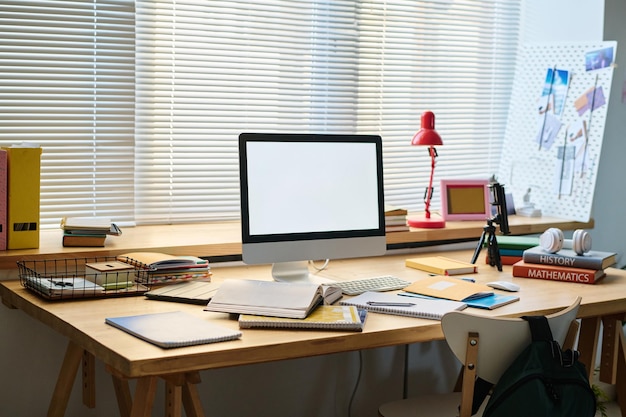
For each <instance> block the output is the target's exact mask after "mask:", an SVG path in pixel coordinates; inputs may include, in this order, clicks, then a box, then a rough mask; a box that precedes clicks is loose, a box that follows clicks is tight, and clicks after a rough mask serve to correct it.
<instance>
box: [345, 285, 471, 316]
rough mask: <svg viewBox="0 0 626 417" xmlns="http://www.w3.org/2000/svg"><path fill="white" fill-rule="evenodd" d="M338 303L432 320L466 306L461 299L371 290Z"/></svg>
mask: <svg viewBox="0 0 626 417" xmlns="http://www.w3.org/2000/svg"><path fill="white" fill-rule="evenodd" d="M340 304H342V305H353V306H356V307H357V308H363V309H365V310H368V311H371V312H375V313H384V314H395V315H399V316H409V317H418V318H423V319H432V320H441V317H443V315H444V314H446V313H448V312H450V311H455V310H457V311H458V310H463V309H465V308H466V307H467V304H466V303H464V302H461V301H452V300H444V299H426V298H409V297H401V296H399V295H398V294H395V293H387V292H373V291H368V292H364V293H363V294H361V295H357V296H356V297H353V298H349V299H347V300H342V301H340Z"/></svg>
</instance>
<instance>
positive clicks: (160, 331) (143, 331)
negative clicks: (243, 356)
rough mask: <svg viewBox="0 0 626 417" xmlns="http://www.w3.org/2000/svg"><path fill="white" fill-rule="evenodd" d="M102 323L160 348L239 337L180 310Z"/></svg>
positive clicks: (235, 333)
mask: <svg viewBox="0 0 626 417" xmlns="http://www.w3.org/2000/svg"><path fill="white" fill-rule="evenodd" d="M105 323H107V324H110V325H111V326H113V327H117V328H118V329H120V330H123V331H125V332H127V333H130V334H132V335H133V336H135V337H138V338H140V339H142V340H145V341H146V342H150V343H152V344H154V345H157V346H160V347H162V348H176V347H183V346H193V345H201V344H206V343H215V342H223V341H227V340H235V339H239V338H240V337H241V332H240V331H238V330H233V329H230V328H227V327H223V326H219V325H216V324H213V323H211V322H210V321H208V320H205V319H202V318H200V317H196V316H194V315H191V314H188V313H184V312H182V311H170V312H165V313H151V314H140V315H135V316H123V317H108V318H106V319H105Z"/></svg>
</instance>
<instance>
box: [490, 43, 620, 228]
mask: <svg viewBox="0 0 626 417" xmlns="http://www.w3.org/2000/svg"><path fill="white" fill-rule="evenodd" d="M616 53H617V42H614V41H605V42H595V43H594V42H587V43H579V44H570V43H567V44H565V43H559V44H535V45H528V46H525V47H524V48H523V49H522V53H521V54H520V60H519V61H518V62H519V63H518V65H517V68H516V74H515V78H514V81H513V88H512V96H511V104H510V107H509V117H508V122H507V126H506V131H505V137H504V142H503V146H502V155H501V158H500V167H499V171H498V174H497V178H498V181H499V182H501V183H502V184H503V185H504V186H505V187H506V191H507V193H511V194H512V195H513V199H514V201H515V202H516V206H518V207H519V206H521V202H522V201H524V202H525V203H526V204H530V203H532V204H534V206H535V207H536V208H538V209H540V210H541V212H542V213H543V215H547V216H554V217H560V218H566V219H571V220H576V221H588V220H589V218H590V217H591V205H592V201H593V194H594V189H595V182H596V176H597V173H598V163H599V161H600V151H601V148H602V138H603V136H604V126H605V123H606V116H607V109H608V104H609V95H610V93H611V85H612V80H613V68H614V62H615V54H616ZM529 197H530V201H528V199H529Z"/></svg>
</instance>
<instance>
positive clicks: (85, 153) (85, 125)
mask: <svg viewBox="0 0 626 417" xmlns="http://www.w3.org/2000/svg"><path fill="white" fill-rule="evenodd" d="M0 36H1V37H2V42H0V56H1V57H2V59H1V60H0V144H2V146H10V145H12V144H16V143H20V142H32V143H36V144H39V145H41V146H42V148H43V152H42V169H41V224H42V227H43V226H44V225H46V226H48V227H51V226H54V227H58V225H59V221H60V218H61V217H63V216H74V215H84V216H95V215H99V216H104V217H111V218H114V219H116V220H117V221H120V222H130V221H132V220H133V218H134V207H133V204H134V203H133V182H134V168H133V146H134V137H133V136H134V135H133V133H134V85H133V83H134V6H133V1H129V0H116V1H113V0H106V1H102V0H99V1H97V2H96V1H55V0H41V1H32V0H19V1H3V2H2V3H0Z"/></svg>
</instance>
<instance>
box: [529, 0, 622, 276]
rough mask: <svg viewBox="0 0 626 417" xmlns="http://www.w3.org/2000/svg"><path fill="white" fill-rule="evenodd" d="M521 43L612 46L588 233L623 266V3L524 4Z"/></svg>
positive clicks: (563, 0)
mask: <svg viewBox="0 0 626 417" xmlns="http://www.w3.org/2000/svg"><path fill="white" fill-rule="evenodd" d="M524 6H525V28H526V29H525V31H524V33H523V39H522V41H523V42H546V41H555V42H575V41H597V40H615V41H617V42H618V48H617V49H618V50H617V54H616V63H617V68H616V69H615V72H614V74H613V89H612V91H611V100H610V102H609V109H608V115H607V121H606V124H605V131H604V139H603V144H602V153H601V157H600V167H599V170H598V177H597V182H596V188H595V195H594V199H593V209H592V217H593V219H594V220H595V227H594V228H593V230H591V231H590V233H591V236H592V239H593V247H594V248H596V249H598V250H604V251H611V252H616V253H617V254H618V266H619V267H623V266H624V265H626V239H624V238H623V236H626V222H624V221H623V209H622V206H621V204H620V202H621V189H620V185H621V184H620V180H621V179H622V178H624V177H625V176H626V164H625V162H626V137H625V135H626V104H625V102H624V101H623V99H622V93H623V88H624V86H625V85H626V84H625V83H626V81H625V80H626V29H625V27H624V25H623V19H624V16H626V3H625V2H624V1H622V0H589V1H576V2H572V1H568V0H550V1H547V2H546V1H541V0H531V1H525V2H524Z"/></svg>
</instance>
